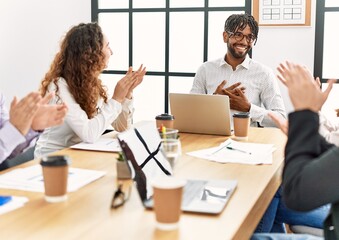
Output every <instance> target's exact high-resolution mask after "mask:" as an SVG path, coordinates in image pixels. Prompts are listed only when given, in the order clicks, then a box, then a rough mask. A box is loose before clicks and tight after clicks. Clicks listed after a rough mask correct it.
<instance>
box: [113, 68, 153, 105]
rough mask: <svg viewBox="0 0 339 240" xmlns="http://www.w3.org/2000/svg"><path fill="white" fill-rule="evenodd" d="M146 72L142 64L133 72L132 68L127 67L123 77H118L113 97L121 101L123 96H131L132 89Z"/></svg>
mask: <svg viewBox="0 0 339 240" xmlns="http://www.w3.org/2000/svg"><path fill="white" fill-rule="evenodd" d="M145 74H146V68H145V67H144V68H143V65H141V66H140V67H139V69H138V70H137V71H134V72H133V68H132V67H129V69H128V71H127V73H126V75H125V77H123V78H122V79H120V80H119V81H118V83H117V85H116V86H115V89H114V93H113V97H112V98H113V99H115V100H116V101H118V102H120V103H121V102H123V101H124V99H125V98H129V99H130V98H132V91H133V89H134V88H135V87H137V86H138V85H139V84H140V83H141V82H142V80H143V77H144V75H145Z"/></svg>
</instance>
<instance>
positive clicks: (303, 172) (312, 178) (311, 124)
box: [252, 62, 339, 240]
mask: <svg viewBox="0 0 339 240" xmlns="http://www.w3.org/2000/svg"><path fill="white" fill-rule="evenodd" d="M278 71H279V72H280V76H278V78H279V79H280V80H281V82H282V83H284V84H285V85H286V87H287V88H288V92H289V95H290V98H291V102H292V104H293V106H294V108H295V111H294V112H292V113H290V114H289V116H288V121H289V128H288V141H287V144H286V148H285V166H284V170H283V186H284V188H283V189H284V192H283V199H284V202H285V203H286V205H287V207H289V208H291V209H293V210H296V211H309V210H312V209H315V208H317V207H320V206H323V205H325V204H332V206H331V213H330V215H329V216H328V217H327V219H326V220H325V223H324V235H325V236H324V237H325V239H339V221H338V220H339V205H338V202H339V186H338V181H339V174H338V172H339V161H338V160H339V148H338V147H337V146H335V145H333V144H330V143H328V142H327V141H326V140H325V139H324V137H322V136H321V135H320V134H319V115H318V111H319V110H320V109H321V107H322V105H323V104H324V102H325V101H326V99H327V97H328V95H329V93H330V91H331V89H332V86H333V83H334V82H335V80H329V82H328V83H329V85H328V88H327V89H326V90H325V91H323V92H322V91H321V89H319V86H318V85H317V83H316V82H315V81H314V79H313V76H312V74H311V73H310V72H309V71H308V70H307V69H306V68H305V67H303V66H301V65H298V64H294V63H290V62H286V64H280V66H279V67H278ZM252 239H253V240H254V239H318V238H315V237H312V236H305V235H298V234H295V235H290V234H285V235H284V234H254V235H253V237H252Z"/></svg>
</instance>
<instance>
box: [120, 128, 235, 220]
mask: <svg viewBox="0 0 339 240" xmlns="http://www.w3.org/2000/svg"><path fill="white" fill-rule="evenodd" d="M118 140H119V143H120V146H121V149H122V151H123V154H124V155H125V157H126V159H127V164H128V165H129V168H130V169H131V172H132V178H133V180H134V182H135V184H136V188H137V190H138V193H139V196H140V198H141V201H142V202H143V205H144V206H145V207H146V208H152V207H153V199H152V196H153V189H152V187H151V186H150V182H152V179H154V178H156V177H158V176H164V175H172V173H173V171H172V168H171V165H170V164H169V162H168V161H167V159H166V158H165V156H164V154H163V153H162V152H161V150H160V141H161V139H160V136H159V133H158V130H157V128H156V126H155V122H143V124H141V125H139V126H136V127H135V128H133V129H130V130H127V131H125V132H123V133H120V134H119V135H118ZM179 161H180V159H179ZM236 186H237V181H236V180H187V184H186V186H185V188H184V195H183V202H182V210H183V211H186V212H198V213H207V214H218V213H220V212H222V210H223V209H224V207H225V205H226V203H227V202H228V200H229V198H230V196H231V195H232V193H233V191H234V189H235V188H236Z"/></svg>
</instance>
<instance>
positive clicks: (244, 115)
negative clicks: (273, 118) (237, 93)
mask: <svg viewBox="0 0 339 240" xmlns="http://www.w3.org/2000/svg"><path fill="white" fill-rule="evenodd" d="M233 117H237V118H249V117H250V113H249V112H239V113H234V114H233Z"/></svg>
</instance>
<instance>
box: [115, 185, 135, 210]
mask: <svg viewBox="0 0 339 240" xmlns="http://www.w3.org/2000/svg"><path fill="white" fill-rule="evenodd" d="M122 186H123V184H122V183H120V184H119V186H118V189H117V190H116V191H115V192H114V195H113V199H112V203H111V208H118V207H121V206H122V205H124V203H125V202H126V201H127V200H128V199H129V197H130V195H131V186H129V187H128V192H127V193H125V192H124V191H123V190H122Z"/></svg>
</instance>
